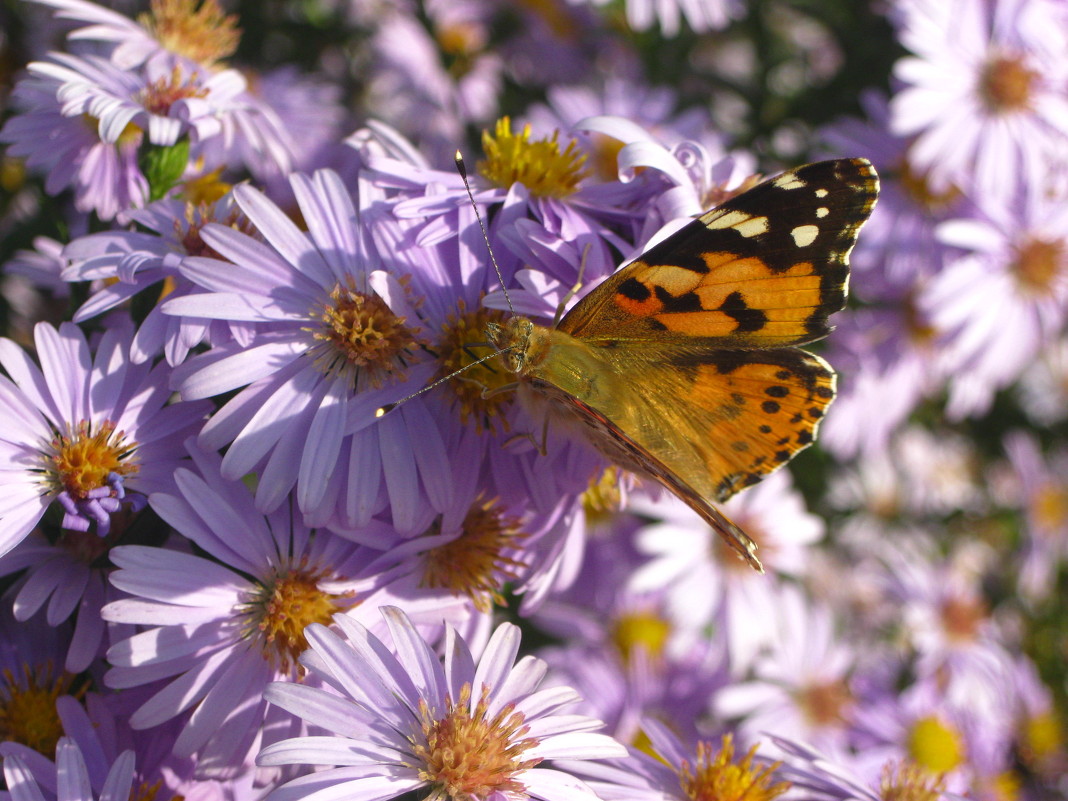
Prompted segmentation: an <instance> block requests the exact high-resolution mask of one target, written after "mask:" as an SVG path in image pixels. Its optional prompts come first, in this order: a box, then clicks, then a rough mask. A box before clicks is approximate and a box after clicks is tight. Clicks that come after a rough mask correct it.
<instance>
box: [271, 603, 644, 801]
mask: <svg viewBox="0 0 1068 801" xmlns="http://www.w3.org/2000/svg"><path fill="white" fill-rule="evenodd" d="M381 611H382V615H383V617H384V618H385V621H386V624H387V626H388V628H389V631H390V635H391V638H392V641H393V646H394V648H393V649H390V648H389V647H388V646H387V645H386V643H385V642H383V641H382V640H381V639H379V638H378V637H376V636H375V635H374V634H372V633H371V632H369V631H368V630H367V629H366V628H364V627H363V626H362V625H360V624H359V623H357V622H356V621H353V620H350V619H348V618H338V619H337V625H338V627H339V628H340V629H341V631H342V632H343V633H344V634H345V636H346V639H342V638H341V637H340V636H339V635H338V634H336V633H334V632H333V631H331V630H330V629H327V628H326V627H324V626H321V625H314V626H311V627H310V628H309V629H308V631H307V637H308V642H309V643H310V645H311V651H309V652H308V653H307V654H306V655H305V656H304V657H303V658H302V663H303V664H304V665H305V666H306V667H307V669H308V670H309V672H311V673H312V674H314V675H315V676H317V677H319V678H321V679H322V680H323V682H324V683H325V684H326V685H327V686H328V687H329V688H330V689H331V690H333V692H331V691H328V690H327V689H319V688H316V687H309V686H306V685H301V684H282V683H278V684H273V685H271V686H270V687H269V688H268V689H267V692H266V697H267V698H268V700H269V701H270V702H271V703H272V704H276V705H278V706H280V707H281V708H283V709H285V710H286V711H288V712H289V713H291V714H293V715H297V716H299V717H301V718H303V719H304V720H305V721H307V723H308V724H311V725H314V726H316V727H318V728H320V729H325V730H326V731H328V732H332V734H331V735H327V736H322V737H301V738H294V739H291V740H286V741H283V742H280V743H277V744H275V745H271V746H268V747H267V748H264V749H263V751H261V752H260V755H259V757H258V760H257V761H258V763H259V764H260V765H291V764H314V765H333V766H337V767H333V768H329V769H325V770H320V771H318V772H316V773H313V774H311V775H308V776H304V777H301V778H299V779H295V780H293V781H291V782H289V783H287V784H285V785H283V786H282V787H279V788H278V789H276V790H275V791H274V792H273V793H272V794H271V796H270V798H271V799H272V801H285V800H286V799H299V798H314V797H318V796H319V795H320V794H322V793H327V794H330V795H339V794H340V795H344V796H345V797H347V798H352V799H358V800H360V801H377V800H378V799H388V798H393V797H396V796H399V795H401V794H403V793H406V792H409V791H423V792H427V791H429V793H430V797H431V798H437V799H444V800H445V801H450V800H451V801H463V799H473V798H478V799H487V798H491V797H492V798H504V799H525V798H540V799H548V800H550V801H556V800H557V799H561V798H565V799H576V800H577V799H588V801H593V799H595V798H596V796H595V795H594V794H593V793H592V791H590V790H589V789H588V788H587V787H586V786H585V785H584V784H583V783H582V782H581V781H579V780H578V779H576V778H575V777H574V776H573V775H571V774H569V773H567V772H564V771H561V770H558V769H555V768H547V767H540V765H541V763H542V762H544V761H545V760H552V759H565V758H566V759H570V760H584V759H607V758H612V757H621V756H625V755H626V749H625V748H623V746H621V745H620V744H619V743H617V742H616V741H615V740H613V739H612V738H610V737H608V736H606V735H604V734H598V733H596V732H595V731H594V730H595V729H598V728H600V727H601V725H602V724H601V723H600V721H597V720H594V719H592V718H587V717H584V716H580V715H568V714H561V713H560V711H559V710H560V709H561V708H562V707H564V706H566V705H568V704H571V703H573V702H575V701H576V700H578V698H577V694H576V693H575V692H574V691H573V690H570V689H569V688H566V687H557V688H549V689H539V685H540V684H541V681H542V678H543V676H544V674H545V665H544V663H543V662H542V661H541V660H540V659H537V658H535V657H531V656H527V657H524V658H522V659H521V660H519V661H518V662H516V661H515V660H516V655H517V654H518V651H519V640H520V635H519V630H518V629H517V628H516V627H515V626H513V625H511V624H508V623H505V624H503V625H502V626H500V627H499V628H498V629H497V630H496V631H495V632H494V634H493V636H492V637H491V638H490V641H489V643H488V644H487V645H486V648H485V649H484V650H483V652H482V655H481V657H480V658H479V659H478V661H477V663H476V661H475V658H474V656H473V655H472V654H471V652H470V650H468V647H467V645H466V644H465V643H464V641H463V640H462V639H461V638H460V637H458V636H457V635H456V634H455V632H452V631H451V630H450V631H448V632H447V636H446V640H445V654H444V663H442V661H441V660H439V658H438V656H437V655H436V654H435V653H434V651H433V650H432V649H431V648H430V646H429V644H428V643H427V642H426V641H425V640H424V639H423V637H422V636H420V634H419V633H418V631H417V630H416V628H415V626H413V625H412V623H411V621H410V620H409V619H408V617H407V616H406V615H405V614H404V613H403V612H402V611H401V610H400V609H396V608H392V607H386V608H383V609H382V610H381Z"/></svg>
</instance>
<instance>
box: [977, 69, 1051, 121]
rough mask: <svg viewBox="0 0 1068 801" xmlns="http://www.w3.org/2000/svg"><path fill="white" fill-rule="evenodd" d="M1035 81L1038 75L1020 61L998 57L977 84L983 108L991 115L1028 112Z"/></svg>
mask: <svg viewBox="0 0 1068 801" xmlns="http://www.w3.org/2000/svg"><path fill="white" fill-rule="evenodd" d="M1038 77H1039V75H1038V73H1037V72H1035V71H1034V70H1032V69H1030V68H1028V66H1027V65H1026V64H1024V62H1023V60H1022V59H1020V58H1018V57H1013V56H999V57H997V58H995V59H993V60H992V61H990V63H989V64H987V65H986V69H985V70H983V75H982V77H981V78H980V81H979V95H980V97H981V98H982V99H983V101H984V102H985V103H986V106H987V108H988V109H989V110H990V111H991V112H993V113H995V114H1002V113H1005V112H1011V111H1027V110H1029V109H1030V108H1031V100H1032V98H1033V97H1034V88H1035V81H1036V79H1037V78H1038Z"/></svg>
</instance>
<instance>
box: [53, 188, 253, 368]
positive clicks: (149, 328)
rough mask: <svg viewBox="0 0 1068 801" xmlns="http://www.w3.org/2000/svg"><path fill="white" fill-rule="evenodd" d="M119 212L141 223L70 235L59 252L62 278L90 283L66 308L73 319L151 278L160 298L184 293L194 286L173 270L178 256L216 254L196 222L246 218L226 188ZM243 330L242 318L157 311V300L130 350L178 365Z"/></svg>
mask: <svg viewBox="0 0 1068 801" xmlns="http://www.w3.org/2000/svg"><path fill="white" fill-rule="evenodd" d="M127 216H128V217H129V218H130V220H131V221H133V222H135V223H137V224H138V225H140V226H141V230H137V231H101V232H99V233H94V234H89V235H88V236H82V237H78V238H77V239H74V240H73V241H71V242H70V243H69V244H68V245H67V246H66V248H65V249H64V251H63V255H64V257H65V258H66V259H67V260H69V263H68V264H67V266H66V267H65V269H64V270H63V278H64V279H66V280H67V281H92V282H95V283H94V285H93V288H92V289H91V290H90V295H89V298H88V299H87V300H86V301H85V303H83V304H82V305H81V307H80V308H79V309H78V311H77V312H75V314H74V322H76V323H81V322H84V321H86V320H89V319H92V318H93V317H96V316H98V315H100V314H104V313H105V312H108V311H111V310H112V309H115V308H116V307H118V306H121V305H122V304H124V303H126V302H128V301H129V300H130V299H131V298H132V297H134V296H135V295H137V294H138V293H140V292H143V291H145V290H147V289H149V288H150V287H152V286H154V285H159V286H158V287H157V290H156V291H157V292H158V293H159V294H160V295H161V296H162V297H164V298H167V299H174V298H179V297H183V296H185V295H188V294H189V293H190V292H192V291H193V289H194V287H195V285H194V284H193V283H192V282H191V281H189V279H187V278H185V277H184V276H183V275H182V274H181V272H180V271H179V269H178V266H179V265H180V264H181V262H182V259H183V258H185V257H186V256H212V255H217V254H215V253H214V252H213V251H212V250H211V248H210V247H209V246H208V245H207V244H205V243H204V242H203V240H201V238H200V229H201V228H203V226H204V225H206V224H207V223H209V222H213V223H218V224H219V225H226V226H230V227H232V228H235V229H237V230H241V228H242V225H244V224H247V223H245V220H244V218H242V217H241V216H240V214H239V212H238V211H237V209H235V208H234V204H233V199H232V197H231V196H230V195H229V194H228V195H226V196H225V197H223V198H221V199H220V200H218V201H216V202H215V203H211V204H208V203H203V204H199V205H196V206H194V205H193V204H192V203H189V202H185V201H182V200H178V199H165V200H160V201H158V202H156V203H152V204H149V205H148V206H147V207H145V208H144V209H135V210H133V211H131V212H129V214H128V215H127ZM245 329H247V323H241V322H235V323H234V324H233V326H232V328H228V327H227V326H226V324H225V323H215V322H214V321H212V320H207V319H204V318H198V317H175V316H173V315H168V314H164V313H163V312H162V310H161V309H160V304H159V303H157V304H155V305H153V306H152V308H151V309H150V310H149V312H148V314H147V315H146V316H145V319H144V320H143V321H142V323H141V325H140V326H139V327H138V329H137V333H136V334H135V335H134V338H133V341H132V342H131V347H130V354H131V356H132V358H133V360H134V361H135V362H138V363H140V362H144V361H146V360H148V359H151V358H153V357H154V356H157V355H158V354H159V353H161V352H162V353H163V354H164V355H165V356H166V358H167V363H168V364H171V365H175V364H180V363H181V362H182V361H184V360H185V358H186V356H187V355H188V353H189V350H190V349H191V348H193V347H195V346H196V345H198V344H201V343H202V342H204V341H215V342H226V341H229V340H230V339H231V338H232V337H235V336H236V337H238V338H243V337H242V334H245V335H246V337H247V333H248V332H247V330H245Z"/></svg>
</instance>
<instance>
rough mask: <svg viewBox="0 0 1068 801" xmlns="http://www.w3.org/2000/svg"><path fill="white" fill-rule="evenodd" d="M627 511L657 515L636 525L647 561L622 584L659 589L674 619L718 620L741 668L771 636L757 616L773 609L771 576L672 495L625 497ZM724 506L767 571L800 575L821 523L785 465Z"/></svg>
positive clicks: (694, 625) (687, 622) (688, 624)
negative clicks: (634, 500)
mask: <svg viewBox="0 0 1068 801" xmlns="http://www.w3.org/2000/svg"><path fill="white" fill-rule="evenodd" d="M632 511H634V512H637V513H640V514H642V515H643V516H647V517H651V518H654V519H656V518H659V519H660V522H655V523H652V524H651V525H648V526H646V527H644V528H643V529H642V530H640V531H639V532H638V535H637V536H638V539H637V547H638V549H639V550H640V551H641V552H642V553H643V554H644V555H646V556H647V557H649V561H648V563H647V564H645V565H644V566H642V567H640V568H639V569H638V570H637V571H635V573H634V575H633V576H631V578H630V582H629V586H630V587H631V588H632V589H635V590H644V591H646V592H649V591H652V590H662V591H663V592H664V593H666V595H667V598H668V608H669V610H670V614H671V618H672V620H673V621H674V623H675V625H677V626H680V627H683V628H686V629H690V630H695V631H699V630H704V629H705V628H706V627H708V626H710V625H713V624H715V623H720V624H722V625H723V626H725V635H726V638H727V642H728V643H729V645H728V650H729V653H730V658H731V664H732V666H733V668H734V670H736V671H738V672H742V671H744V670H745V668H746V667H747V666H749V665H750V664H751V663H752V661H753V659H754V658H755V657H756V655H757V653H759V651H760V650H761V648H762V647H764V646H765V645H768V644H770V641H771V640H772V639H773V638H774V631H773V629H771V628H769V627H768V626H766V625H764V623H765V622H766V621H768V620H771V619H774V617H775V611H774V607H775V606H776V605H777V603H778V600H779V599H778V593H777V592H776V590H775V582H774V581H769V580H768V579H767V578H765V577H764V576H762V575H760V574H759V573H756V572H755V571H753V570H751V569H748V566H747V565H745V563H744V562H741V561H739V559H738V558H737V555H736V554H734V553H733V552H732V551H730V550H729V548H727V547H726V546H723V543H722V539H721V538H720V537H719V536H718V535H717V534H716V533H715V532H714V531H712V529H711V528H709V527H708V526H707V525H703V524H701V523H699V522H697V521H696V519H695V518H694V515H693V512H692V510H690V508H689V507H688V506H686V505H685V504H684V503H682V502H681V501H678V499H676V498H675V497H674V496H671V497H666V496H665V497H662V499H661V500H660V501H659V502H658V503H656V504H637V505H634V504H632ZM723 512H724V514H726V515H727V516H728V517H729V518H730V519H731V520H733V521H734V522H736V523H737V524H738V525H739V526H741V527H742V529H743V530H744V531H746V532H747V533H748V534H749V536H750V537H752V538H753V539H754V540H755V541H756V543H757V545H758V546H759V549H760V550H759V553H760V558H761V561H762V562H763V563H764V564H765V566H766V567H767V569H768V571H770V572H772V573H776V574H787V575H793V576H795V577H799V578H800V577H803V576H804V575H805V573H806V567H807V561H808V551H809V550H810V546H811V545H812V544H813V543H815V542H817V541H818V540H820V539H821V538H822V537H823V533H824V525H823V521H822V520H820V519H819V518H818V517H816V516H815V515H813V514H811V513H809V512H808V510H807V509H805V504H804V501H803V500H802V498H801V496H800V494H798V493H797V492H796V491H795V490H794V489H793V487H792V483H791V481H790V474H789V473H788V472H785V471H780V472H777V473H775V474H774V475H772V476H769V477H768V478H767V479H765V480H764V481H762V482H761V483H760V484H759V485H757V486H755V487H753V488H752V489H750V490H749V491H748V492H745V493H743V494H741V495H739V496H736V497H735V498H732V499H731V500H730V501H728V502H727V503H726V504H725V505H724V506H723ZM717 543H719V544H718V545H717ZM743 568H744V569H743ZM750 573H751V574H752V576H750V575H749V574H750ZM753 578H755V579H756V580H755V581H753V580H752V579H753Z"/></svg>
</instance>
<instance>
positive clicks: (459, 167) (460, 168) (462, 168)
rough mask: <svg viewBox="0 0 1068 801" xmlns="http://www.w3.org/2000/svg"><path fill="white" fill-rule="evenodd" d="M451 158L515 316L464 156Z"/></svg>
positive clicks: (509, 307) (505, 296) (457, 154)
mask: <svg viewBox="0 0 1068 801" xmlns="http://www.w3.org/2000/svg"><path fill="white" fill-rule="evenodd" d="M453 158H454V159H455V160H456V172H458V173H460V178H461V180H462V181H463V182H464V189H466V190H467V197H468V199H469V200H470V201H471V208H473V209H474V210H475V219H476V220H478V227H479V229H480V230H481V231H482V239H483V240H484V241H485V243H486V250H488V251H489V257H490V261H491V262H492V263H493V269H494V270H496V272H497V280H498V281H499V282H500V285H501V292H503V293H504V299H505V300H506V301H507V302H508V311H510V312H511V313H512V314H515V309H514V308H513V307H512V299H511V298H510V297H509V296H508V289H507V288H506V287H505V286H504V275H502V274H501V267H500V265H499V264H497V257H496V256H494V255H493V246H492V245H490V241H489V234H488V233H486V225H485V223H483V222H482V215H481V214H480V213H479V211H478V204H477V203H475V196H474V194H472V192H471V184H469V183H468V182H467V165H466V164H464V156H463V154H462V153H461V152H460V151H459V150H457V151H456V155H455V156H453ZM442 380H444V379H442Z"/></svg>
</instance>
